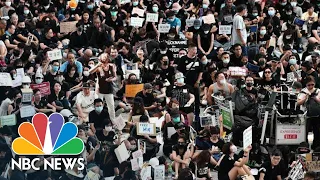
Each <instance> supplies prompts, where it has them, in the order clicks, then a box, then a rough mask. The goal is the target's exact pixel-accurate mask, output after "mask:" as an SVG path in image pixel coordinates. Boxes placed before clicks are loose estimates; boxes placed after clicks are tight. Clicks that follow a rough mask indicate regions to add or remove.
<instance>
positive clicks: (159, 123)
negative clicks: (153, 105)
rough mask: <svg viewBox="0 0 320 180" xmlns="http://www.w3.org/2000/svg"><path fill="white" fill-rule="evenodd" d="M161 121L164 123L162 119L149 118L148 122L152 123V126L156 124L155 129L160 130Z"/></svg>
mask: <svg viewBox="0 0 320 180" xmlns="http://www.w3.org/2000/svg"><path fill="white" fill-rule="evenodd" d="M163 121H164V118H160V119H159V118H157V117H150V118H149V122H150V123H153V124H156V127H158V128H160V129H161V126H162V122H163Z"/></svg>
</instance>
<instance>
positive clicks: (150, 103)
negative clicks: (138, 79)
mask: <svg viewBox="0 0 320 180" xmlns="http://www.w3.org/2000/svg"><path fill="white" fill-rule="evenodd" d="M136 97H141V98H142V99H143V104H144V105H145V109H146V110H148V112H149V114H150V116H152V115H154V114H155V113H158V105H157V103H156V99H155V98H154V96H153V94H152V85H151V84H150V83H146V84H144V87H143V90H142V91H140V92H138V93H137V94H136Z"/></svg>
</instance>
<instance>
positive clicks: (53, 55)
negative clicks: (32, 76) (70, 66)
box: [47, 49, 62, 61]
mask: <svg viewBox="0 0 320 180" xmlns="http://www.w3.org/2000/svg"><path fill="white" fill-rule="evenodd" d="M47 54H48V57H49V59H50V61H53V60H61V59H62V53H61V50H60V49H55V50H52V51H48V52H47Z"/></svg>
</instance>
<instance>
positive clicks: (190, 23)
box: [186, 19, 194, 27]
mask: <svg viewBox="0 0 320 180" xmlns="http://www.w3.org/2000/svg"><path fill="white" fill-rule="evenodd" d="M193 24H194V19H187V20H186V25H187V26H188V27H192V26H193Z"/></svg>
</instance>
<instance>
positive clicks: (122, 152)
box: [114, 143, 130, 163]
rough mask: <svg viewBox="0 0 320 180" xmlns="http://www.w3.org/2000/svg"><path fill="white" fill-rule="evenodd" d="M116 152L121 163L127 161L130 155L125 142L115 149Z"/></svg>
mask: <svg viewBox="0 0 320 180" xmlns="http://www.w3.org/2000/svg"><path fill="white" fill-rule="evenodd" d="M114 152H115V154H116V156H117V159H118V161H119V163H122V162H123V161H126V160H127V159H128V158H129V157H130V155H129V153H128V150H127V148H126V145H125V144H124V143H121V144H120V146H118V147H117V148H116V149H114Z"/></svg>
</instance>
